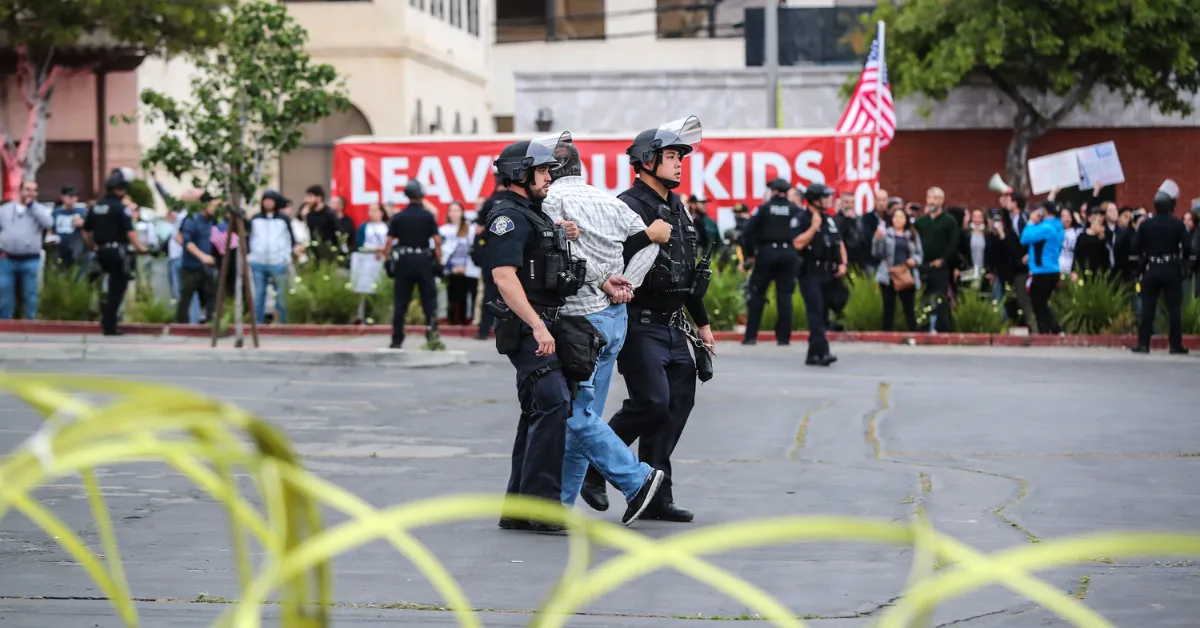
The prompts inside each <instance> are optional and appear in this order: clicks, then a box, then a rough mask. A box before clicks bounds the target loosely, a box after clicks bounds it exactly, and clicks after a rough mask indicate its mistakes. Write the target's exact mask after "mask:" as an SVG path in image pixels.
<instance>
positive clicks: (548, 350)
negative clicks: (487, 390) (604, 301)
mask: <svg viewBox="0 0 1200 628" xmlns="http://www.w3.org/2000/svg"><path fill="white" fill-rule="evenodd" d="M563 137H569V136H568V135H565V134H564V136H563ZM556 148H557V142H549V143H547V141H546V140H538V141H522V142H516V143H514V144H510V145H508V146H507V147H505V148H504V150H502V151H500V156H499V157H498V158H497V159H496V161H495V166H496V172H497V178H498V179H499V180H500V183H501V185H502V186H503V188H504V189H503V190H501V191H500V192H498V193H497V194H496V195H495V197H494V198H495V204H493V206H492V210H491V212H490V214H489V216H488V227H487V242H486V251H487V261H488V266H489V267H490V268H491V269H492V276H493V278H494V279H495V281H496V288H497V289H498V290H499V292H500V299H501V300H500V301H499V302H491V303H488V304H486V305H485V306H484V307H489V308H492V309H493V313H494V314H495V315H496V350H497V351H498V352H499V353H501V354H503V355H506V356H508V359H509V361H510V362H511V363H512V365H513V367H515V368H516V369H517V397H518V398H519V399H520V402H521V419H520V421H519V422H518V424H517V437H516V441H515V443H514V445H513V457H512V472H511V474H510V475H509V478H508V489H507V492H508V493H510V494H520V495H530V496H534V497H541V498H544V499H547V500H550V501H553V502H556V503H559V502H560V500H561V499H562V468H563V454H564V450H565V448H566V440H567V419H569V418H570V416H571V393H570V391H569V389H568V386H567V379H566V376H565V375H564V374H563V371H562V365H561V363H560V362H559V361H558V359H557V357H556V356H557V353H556V342H555V338H554V336H553V334H552V333H551V329H552V328H553V326H554V323H555V321H556V320H557V319H558V309H559V308H560V307H561V306H562V305H563V304H564V303H565V302H566V297H568V296H572V295H573V294H575V292H577V291H578V290H579V286H580V285H581V282H582V279H583V276H582V275H579V276H575V275H576V273H575V272H574V270H578V269H577V268H574V265H573V264H572V263H571V259H570V255H569V253H568V250H567V243H566V238H568V237H578V232H577V231H576V230H575V225H574V223H569V222H560V223H559V224H555V223H552V222H551V221H550V218H549V217H547V216H546V214H545V213H544V212H543V211H542V199H544V198H546V193H547V192H548V191H549V189H550V169H551V167H558V166H560V165H561V164H560V162H559V161H557V160H556V158H555V155H554V151H555V149H556ZM559 227H563V228H564V229H560V228H559ZM500 527H501V528H504V529H508V530H513V529H519V530H532V531H535V532H558V531H561V530H562V529H563V528H562V527H561V526H557V525H549V524H544V523H538V522H530V521H523V520H519V519H513V518H509V517H504V518H501V519H500Z"/></svg>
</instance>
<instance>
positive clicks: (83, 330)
mask: <svg viewBox="0 0 1200 628" xmlns="http://www.w3.org/2000/svg"><path fill="white" fill-rule="evenodd" d="M99 326H100V324H99V323H89V322H77V321H21V320H13V321H0V335H3V334H6V333H7V334H12V333H16V334H29V335H55V334H66V335H71V334H73V335H83V334H96V333H97V332H98V331H99ZM121 329H122V330H124V332H125V333H126V334H127V335H132V336H140V337H145V336H148V335H149V336H169V337H172V338H179V337H184V338H200V339H207V338H210V337H211V336H212V328H211V327H207V326H201V325H174V324H171V325H151V324H145V323H130V324H125V325H122V326H121ZM478 331H479V328H478V327H475V326H460V325H443V326H441V327H440V328H439V332H440V333H441V335H442V336H443V337H446V338H455V337H460V338H470V337H472V336H474V335H475V334H476V333H477V332H478ZM406 332H407V334H408V337H409V338H414V339H416V338H423V337H424V334H425V328H424V327H423V326H420V325H409V326H408V327H406ZM391 333H392V328H391V327H390V326H388V325H267V326H264V327H260V328H259V329H258V335H259V337H260V338H270V339H272V341H273V342H272V343H271V344H272V345H274V344H275V343H276V342H280V341H283V337H288V340H286V342H287V344H289V345H290V344H294V343H295V342H296V341H297V340H299V339H302V338H303V339H320V338H339V339H352V338H356V337H359V338H361V337H368V338H371V339H372V340H371V341H370V342H371V343H373V344H372V345H371V346H379V344H380V342H384V344H386V341H385V340H384V339H383V338H381V337H384V336H388V335H390V334H391ZM231 335H232V330H231V331H229V332H227V334H226V338H228V337H229V336H231ZM245 336H246V338H247V339H249V337H250V326H249V325H246V326H245ZM713 336H714V337H715V338H716V339H717V340H718V341H738V342H740V341H741V340H742V334H741V333H739V332H735V331H718V332H715V333H714V334H713ZM807 340H808V332H805V331H800V332H793V333H792V342H806V341H807ZM829 340H830V341H831V342H840V343H847V342H868V343H880V344H916V345H956V346H999V347H1109V348H1124V347H1132V346H1133V345H1135V344H1137V338H1135V337H1134V336H1132V335H1122V336H1108V335H1082V334H1081V335H1068V336H1048V335H1047V336H1012V335H1008V334H958V333H945V334H929V333H917V334H910V333H907V332H884V331H865V332H834V333H830V334H829ZM229 342H232V341H231V340H224V341H223V342H222V343H220V344H226V343H229ZM247 342H249V340H247ZM331 342H332V343H333V344H338V342H337V341H331ZM758 342H759V343H760V344H766V343H771V344H773V343H774V342H775V334H774V332H772V331H771V330H766V331H764V332H760V333H759V336H758ZM418 344H419V343H418ZM206 346H207V345H206ZM1183 346H1185V347H1187V348H1189V349H1192V350H1193V351H1200V336H1184V337H1183ZM414 347H415V345H414ZM1151 348H1153V349H1156V350H1164V349H1166V348H1167V339H1166V337H1165V336H1155V337H1154V338H1153V340H1152V341H1151Z"/></svg>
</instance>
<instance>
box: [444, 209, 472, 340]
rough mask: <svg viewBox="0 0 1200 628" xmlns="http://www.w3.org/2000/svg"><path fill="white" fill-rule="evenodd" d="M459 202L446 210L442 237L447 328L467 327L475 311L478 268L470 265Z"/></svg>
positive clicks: (467, 225)
mask: <svg viewBox="0 0 1200 628" xmlns="http://www.w3.org/2000/svg"><path fill="white" fill-rule="evenodd" d="M463 213H464V212H463V206H462V203H459V202H458V201H454V202H453V203H450V206H449V207H447V208H446V224H444V225H442V226H441V227H440V228H439V229H438V233H439V234H440V235H441V236H442V260H441V262H442V267H443V268H444V269H445V272H444V276H445V277H446V318H447V321H446V322H447V323H449V324H450V325H470V324H471V319H472V313H473V312H474V311H475V303H474V301H475V288H476V286H477V285H478V283H479V274H480V273H479V267H478V266H476V265H475V264H473V263H472V262H471V239H472V238H471V236H472V231H471V224H470V223H469V222H467V220H466V218H465V217H464V215H463Z"/></svg>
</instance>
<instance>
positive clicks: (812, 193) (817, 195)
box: [804, 183, 834, 209]
mask: <svg viewBox="0 0 1200 628" xmlns="http://www.w3.org/2000/svg"><path fill="white" fill-rule="evenodd" d="M833 195H834V190H833V188H831V187H829V186H827V185H825V184H824V183H813V184H812V185H810V186H808V187H807V188H804V202H806V203H808V204H809V205H810V206H814V205H815V206H817V207H820V208H821V209H829V208H828V207H826V206H825V199H827V198H829V197H831V196H833ZM818 203H819V204H818Z"/></svg>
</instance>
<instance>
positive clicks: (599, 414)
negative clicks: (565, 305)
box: [562, 305, 652, 507]
mask: <svg viewBox="0 0 1200 628" xmlns="http://www.w3.org/2000/svg"><path fill="white" fill-rule="evenodd" d="M587 319H588V321H590V322H591V323H592V325H593V326H595V328H596V330H597V331H599V332H600V333H601V334H603V335H604V340H605V341H606V342H607V343H608V344H606V345H604V348H603V349H601V350H600V359H599V360H597V361H596V371H595V372H594V373H592V379H590V380H588V381H586V382H583V383H581V384H580V385H579V393H578V394H577V395H575V402H574V404H573V405H572V408H571V418H570V419H568V420H567V449H566V454H565V455H564V456H563V474H562V475H563V477H562V503H563V505H565V506H568V507H570V506H573V505H575V498H576V497H577V496H578V495H579V490H580V489H581V488H582V487H583V476H584V474H585V473H586V472H587V469H588V463H589V462H591V464H592V466H594V467H596V469H597V470H598V471H600V474H601V475H603V476H604V478H605V479H606V480H608V481H609V482H611V483H612V484H613V485H614V486H616V487H617V488H619V489H620V490H621V492H622V493H624V494H625V501H627V502H628V501H630V500H632V499H633V498H634V496H636V495H637V493H638V491H639V490H641V488H642V485H643V484H645V483H646V478H648V477H650V472H651V471H652V469H651V468H650V465H648V464H646V463H644V462H638V459H637V456H635V455H633V451H632V450H630V449H629V446H628V445H626V444H625V443H624V442H622V441H621V439H620V437H618V436H617V435H616V433H615V432H613V430H612V428H611V427H609V426H608V424H607V423H605V422H604V403H605V401H607V400H608V386H609V384H611V383H612V372H613V366H615V365H616V362H617V354H619V353H621V347H622V346H624V345H625V333H626V331H627V330H628V329H629V314H628V313H627V312H626V310H625V306H624V305H611V306H609V307H608V309H605V310H604V311H602V312H597V313H595V314H589V315H588V316H587Z"/></svg>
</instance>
